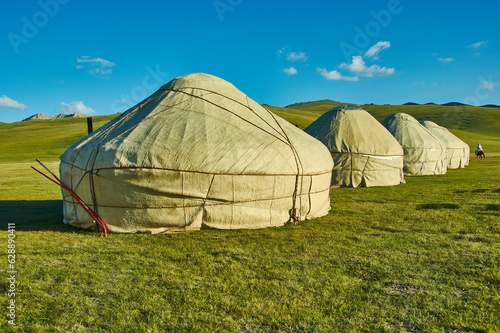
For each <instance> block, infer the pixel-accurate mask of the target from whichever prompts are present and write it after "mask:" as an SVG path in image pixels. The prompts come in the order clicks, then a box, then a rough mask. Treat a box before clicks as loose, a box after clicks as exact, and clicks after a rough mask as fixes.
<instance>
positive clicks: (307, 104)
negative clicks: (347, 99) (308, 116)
mask: <svg viewBox="0 0 500 333" xmlns="http://www.w3.org/2000/svg"><path fill="white" fill-rule="evenodd" d="M340 104H344V103H340V102H337V101H333V100H331V99H322V100H319V101H312V102H300V103H294V104H290V105H287V106H285V108H286V109H304V108H310V107H313V106H319V105H331V106H334V107H335V106H339V105H340Z"/></svg>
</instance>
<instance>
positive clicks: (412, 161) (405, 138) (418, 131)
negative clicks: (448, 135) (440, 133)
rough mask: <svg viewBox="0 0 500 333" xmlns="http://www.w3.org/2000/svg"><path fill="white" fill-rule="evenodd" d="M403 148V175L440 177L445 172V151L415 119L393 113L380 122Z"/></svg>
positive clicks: (446, 162)
mask: <svg viewBox="0 0 500 333" xmlns="http://www.w3.org/2000/svg"><path fill="white" fill-rule="evenodd" d="M382 125H384V126H385V128H387V129H388V130H389V132H391V134H392V135H394V137H395V138H396V140H398V142H399V143H400V144H401V146H403V150H404V169H403V170H404V173H405V175H411V176H417V175H441V174H445V173H446V171H447V165H448V161H447V159H446V149H445V147H443V145H442V144H441V142H440V141H439V140H438V139H437V138H436V137H435V136H434V135H433V134H431V132H429V131H428V130H427V129H426V128H425V127H424V126H422V124H420V123H419V122H418V120H416V119H415V118H413V117H412V116H410V115H409V114H406V113H395V114H393V115H391V116H388V117H387V118H385V120H384V121H383V122H382Z"/></svg>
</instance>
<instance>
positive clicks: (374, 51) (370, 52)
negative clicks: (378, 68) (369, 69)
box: [365, 42, 391, 59]
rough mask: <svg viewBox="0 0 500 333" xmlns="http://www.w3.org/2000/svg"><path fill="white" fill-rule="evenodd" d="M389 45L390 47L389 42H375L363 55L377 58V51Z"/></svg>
mask: <svg viewBox="0 0 500 333" xmlns="http://www.w3.org/2000/svg"><path fill="white" fill-rule="evenodd" d="M389 47H391V43H390V42H378V43H377V44H375V45H373V46H372V47H370V48H369V49H368V51H366V53H365V57H367V58H370V57H373V59H378V57H377V55H378V54H379V52H380V51H382V50H383V49H388V48H389Z"/></svg>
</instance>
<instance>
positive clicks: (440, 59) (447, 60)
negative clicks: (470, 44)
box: [438, 58, 455, 63]
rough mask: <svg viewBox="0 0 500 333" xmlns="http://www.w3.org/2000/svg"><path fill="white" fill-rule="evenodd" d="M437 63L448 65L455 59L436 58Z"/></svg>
mask: <svg viewBox="0 0 500 333" xmlns="http://www.w3.org/2000/svg"><path fill="white" fill-rule="evenodd" d="M438 60H439V61H441V62H444V63H449V62H452V61H454V60H455V59H453V58H438Z"/></svg>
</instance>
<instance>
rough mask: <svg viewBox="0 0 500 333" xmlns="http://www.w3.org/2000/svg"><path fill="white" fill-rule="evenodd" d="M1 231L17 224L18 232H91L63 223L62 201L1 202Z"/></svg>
mask: <svg viewBox="0 0 500 333" xmlns="http://www.w3.org/2000/svg"><path fill="white" fill-rule="evenodd" d="M0 216H1V218H0V228H1V229H0V230H7V224H8V223H15V225H16V231H49V230H50V231H59V232H72V233H74V232H86V233H88V232H91V231H85V230H82V229H79V228H75V227H72V226H69V225H66V224H64V223H63V210H62V200H45V201H0Z"/></svg>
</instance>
